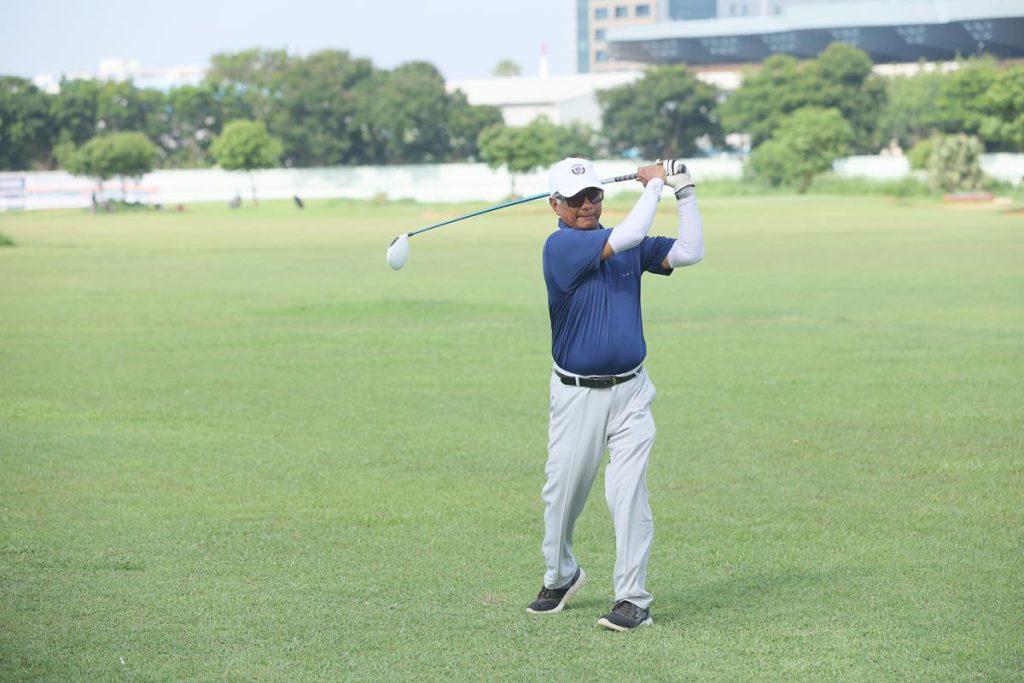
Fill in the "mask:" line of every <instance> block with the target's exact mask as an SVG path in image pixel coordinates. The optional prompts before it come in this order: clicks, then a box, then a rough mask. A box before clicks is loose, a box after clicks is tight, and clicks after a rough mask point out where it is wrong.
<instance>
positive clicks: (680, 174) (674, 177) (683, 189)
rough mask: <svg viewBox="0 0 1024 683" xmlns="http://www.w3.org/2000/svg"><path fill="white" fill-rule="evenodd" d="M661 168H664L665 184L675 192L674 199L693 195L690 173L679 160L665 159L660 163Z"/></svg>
mask: <svg viewBox="0 0 1024 683" xmlns="http://www.w3.org/2000/svg"><path fill="white" fill-rule="evenodd" d="M661 164H662V166H664V167H665V173H666V175H667V177H666V178H665V184H666V185H668V186H669V187H671V188H672V189H673V190H675V191H676V198H677V199H682V198H683V197H686V196H689V195H691V194H693V190H692V189H690V188H692V187H694V182H693V179H692V178H691V177H690V171H689V169H687V168H686V164H684V163H683V162H682V161H680V160H679V159H666V160H665V161H663V162H661Z"/></svg>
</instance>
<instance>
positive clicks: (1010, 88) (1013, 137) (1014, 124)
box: [981, 64, 1024, 152]
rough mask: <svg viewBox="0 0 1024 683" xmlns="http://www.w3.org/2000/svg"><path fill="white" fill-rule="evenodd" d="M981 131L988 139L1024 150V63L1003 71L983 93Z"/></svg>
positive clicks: (1015, 149) (1017, 150) (1019, 150)
mask: <svg viewBox="0 0 1024 683" xmlns="http://www.w3.org/2000/svg"><path fill="white" fill-rule="evenodd" d="M981 104H982V107H983V116H982V121H981V132H982V134H983V135H984V136H985V139H986V140H989V141H992V142H994V143H996V144H999V145H1002V146H1004V147H1006V148H1007V149H1010V150H1013V151H1015V152H1024V66H1021V65H1019V64H1018V65H1014V66H1011V67H1008V68H1007V69H1006V70H1004V71H1003V72H1001V73H1000V74H999V75H998V76H997V77H996V78H995V80H994V81H993V83H992V85H991V87H989V89H988V91H987V92H986V93H985V94H984V95H983V96H982V103H981Z"/></svg>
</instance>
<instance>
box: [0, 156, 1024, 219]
mask: <svg viewBox="0 0 1024 683" xmlns="http://www.w3.org/2000/svg"><path fill="white" fill-rule="evenodd" d="M596 165H597V168H598V171H599V172H600V173H601V174H602V176H604V177H611V176H617V175H623V174H626V173H632V172H634V171H635V170H636V166H637V162H636V161H630V160H622V159H616V160H612V161H598V162H596ZM691 166H692V169H693V173H694V176H695V178H696V179H697V181H698V183H699V182H700V181H701V180H714V179H736V178H740V177H742V162H741V161H740V160H739V159H736V158H726V157H720V158H712V159H694V160H692V162H691ZM982 168H983V169H984V170H985V172H986V173H988V174H989V175H991V176H994V177H996V178H999V179H1000V180H1005V181H1009V182H1011V183H1013V184H1015V185H1016V184H1019V183H1020V182H1021V180H1022V177H1024V155H1021V154H987V155H984V157H983V158H982ZM835 171H836V173H838V174H839V175H841V176H846V177H867V178H873V179H877V180H891V179H896V178H902V177H904V176H906V175H909V174H910V172H911V171H910V165H909V162H908V161H907V159H906V158H905V157H881V156H857V157H849V158H847V159H841V160H839V161H837V162H836V164H835ZM253 176H254V178H255V180H256V194H257V197H259V198H260V199H282V198H284V199H286V198H290V197H293V196H296V195H297V196H299V197H301V198H303V199H316V198H335V197H338V198H349V199H371V198H374V197H384V196H386V197H387V198H389V199H413V200H416V201H419V202H461V201H484V202H499V201H502V200H504V199H505V198H506V197H507V196H508V194H509V189H510V187H511V183H510V178H509V175H508V174H507V173H506V172H504V171H494V170H492V169H490V168H488V167H487V166H486V165H484V164H441V165H420V166H354V167H335V168H305V169H274V170H268V171H257V172H255V173H254V174H253ZM11 178H24V179H25V197H24V201H23V202H22V201H18V202H14V203H11V202H8V206H11V207H12V208H13V207H15V206H16V207H18V208H21V207H23V208H26V209H55V208H85V207H88V206H89V205H90V203H91V201H92V193H93V192H98V187H97V186H96V184H95V183H93V182H91V181H89V180H87V179H85V178H78V177H75V176H72V175H69V174H68V173H65V172H63V171H48V172H33V173H3V172H0V180H3V179H11ZM630 186H631V184H630V183H620V184H618V185H614V186H610V187H609V188H608V192H609V193H610V194H614V193H616V192H621V191H624V190H626V189H629V188H630ZM126 189H127V194H126V198H127V200H128V201H141V202H145V203H153V204H164V205H175V204H184V203H188V202H225V203H226V202H228V201H230V200H231V199H232V198H233V197H234V196H235V194H236V193H238V194H239V195H241V197H242V199H243V201H248V200H249V195H250V191H249V178H248V176H247V175H246V174H245V173H242V172H228V171H222V170H220V169H199V170H180V171H156V172H154V173H149V174H147V175H145V176H144V177H143V178H142V179H141V181H138V182H136V181H129V182H128V183H127V184H126ZM546 189H547V174H546V172H537V173H531V174H527V175H521V176H518V177H517V178H516V191H517V192H518V193H519V194H524V195H526V194H535V193H539V192H544V191H545V190H546ZM104 190H105V192H104V193H102V194H101V195H99V196H98V199H100V200H102V199H106V198H116V199H119V198H120V197H121V183H120V182H119V181H117V180H112V181H109V182H107V183H106V184H105V185H104ZM3 208H4V204H2V203H0V210H3Z"/></svg>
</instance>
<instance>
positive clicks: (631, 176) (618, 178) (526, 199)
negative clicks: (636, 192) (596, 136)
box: [406, 173, 636, 237]
mask: <svg viewBox="0 0 1024 683" xmlns="http://www.w3.org/2000/svg"><path fill="white" fill-rule="evenodd" d="M626 180H636V173H628V174H626V175H620V176H615V177H614V178H607V179H605V180H602V181H601V183H602V184H605V185H608V184H611V183H621V182H624V181H626ZM548 196H550V193H548V192H541V193H539V194H534V195H530V196H529V197H523V198H521V199H514V200H512V201H511V202H505V203H504V204H498V205H497V206H492V207H490V208H487V209H480V210H479V211H474V212H472V213H467V214H465V215H462V216H456V217H455V218H449V219H448V220H446V221H442V222H440V223H435V224H434V225H428V226H427V227H425V228H420V229H419V230H413V231H412V232H410V233H406V234H407V236H408V237H412V236H413V235H418V234H420V233H421V232H426V231H427V230H433V229H434V228H440V227H442V226H444V225H448V224H450V223H455V222H458V221H464V220H466V219H467V218H472V217H473V216H479V215H481V214H485V213H490V212H491V211H497V210H498V209H507V208H508V207H510V206H515V205H516V204H525V203H526V202H532V201H534V200H535V199H541V198H542V197H548Z"/></svg>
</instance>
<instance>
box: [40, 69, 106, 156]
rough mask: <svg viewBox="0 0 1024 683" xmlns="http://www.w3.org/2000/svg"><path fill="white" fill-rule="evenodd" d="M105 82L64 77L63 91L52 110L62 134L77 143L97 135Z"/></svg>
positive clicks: (58, 95) (61, 86)
mask: <svg viewBox="0 0 1024 683" xmlns="http://www.w3.org/2000/svg"><path fill="white" fill-rule="evenodd" d="M102 87H103V84H102V83H100V82H99V81H94V80H85V79H83V80H62V81H61V83H60V92H59V93H57V94H56V95H55V96H54V97H53V98H52V99H51V100H50V113H51V115H52V116H53V120H54V125H55V126H56V128H57V131H58V136H59V137H62V138H63V139H64V141H66V142H70V143H72V144H73V145H81V144H84V143H85V142H86V141H87V140H89V138H91V137H92V136H94V135H96V121H97V117H96V107H97V100H98V99H99V93H100V90H101V89H102Z"/></svg>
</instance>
